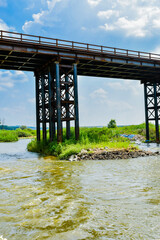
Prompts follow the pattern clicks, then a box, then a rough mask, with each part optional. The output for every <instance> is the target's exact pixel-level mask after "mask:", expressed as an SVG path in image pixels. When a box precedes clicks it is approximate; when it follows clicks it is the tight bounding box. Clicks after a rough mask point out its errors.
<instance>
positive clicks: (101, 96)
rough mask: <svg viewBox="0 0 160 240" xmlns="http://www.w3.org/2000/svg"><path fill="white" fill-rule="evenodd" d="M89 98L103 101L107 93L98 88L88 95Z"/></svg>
mask: <svg viewBox="0 0 160 240" xmlns="http://www.w3.org/2000/svg"><path fill="white" fill-rule="evenodd" d="M90 97H91V98H93V99H101V100H104V99H107V92H106V91H105V90H104V89H102V88H99V89H97V90H95V91H93V92H92V93H91V94H90Z"/></svg>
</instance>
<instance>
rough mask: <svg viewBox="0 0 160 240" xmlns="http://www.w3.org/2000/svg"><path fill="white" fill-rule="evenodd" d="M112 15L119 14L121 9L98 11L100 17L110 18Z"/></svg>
mask: <svg viewBox="0 0 160 240" xmlns="http://www.w3.org/2000/svg"><path fill="white" fill-rule="evenodd" d="M112 16H116V17H118V16H119V11H115V10H107V11H99V12H98V17H99V18H104V19H109V18H111V17H112Z"/></svg>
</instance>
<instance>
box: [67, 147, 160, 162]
mask: <svg viewBox="0 0 160 240" xmlns="http://www.w3.org/2000/svg"><path fill="white" fill-rule="evenodd" d="M157 155H160V152H158V151H157V152H151V151H144V150H137V149H134V150H133V149H114V150H113V149H107V150H104V149H103V150H101V149H96V150H94V151H93V152H91V150H90V151H87V150H84V149H83V150H82V151H81V152H80V153H78V154H75V155H72V156H70V157H69V159H68V160H69V161H82V160H121V159H132V158H138V157H149V156H157Z"/></svg>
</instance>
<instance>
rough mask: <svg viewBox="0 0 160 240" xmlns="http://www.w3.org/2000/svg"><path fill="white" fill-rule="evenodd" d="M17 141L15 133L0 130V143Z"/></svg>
mask: <svg viewBox="0 0 160 240" xmlns="http://www.w3.org/2000/svg"><path fill="white" fill-rule="evenodd" d="M15 141H18V135H17V133H16V131H12V130H0V142H15Z"/></svg>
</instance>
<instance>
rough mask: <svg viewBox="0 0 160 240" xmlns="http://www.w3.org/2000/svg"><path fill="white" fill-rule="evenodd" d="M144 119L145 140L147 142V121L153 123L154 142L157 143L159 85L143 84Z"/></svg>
mask: <svg viewBox="0 0 160 240" xmlns="http://www.w3.org/2000/svg"><path fill="white" fill-rule="evenodd" d="M144 97H145V118H146V139H147V140H149V121H154V122H155V129H156V141H157V142H159V120H160V83H159V82H149V81H148V82H145V83H144Z"/></svg>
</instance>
